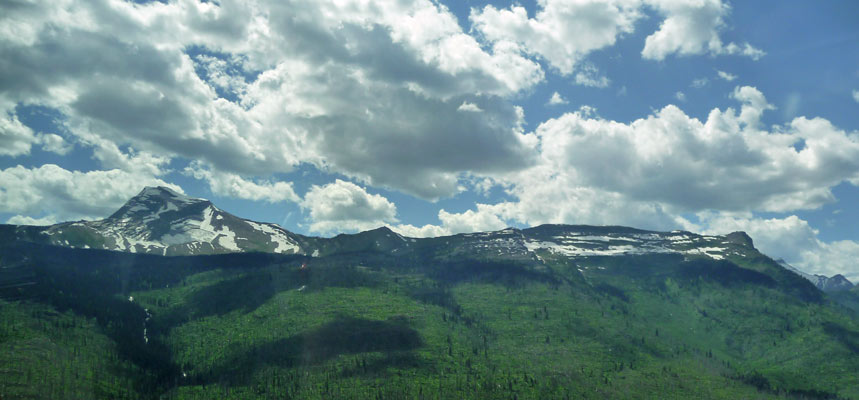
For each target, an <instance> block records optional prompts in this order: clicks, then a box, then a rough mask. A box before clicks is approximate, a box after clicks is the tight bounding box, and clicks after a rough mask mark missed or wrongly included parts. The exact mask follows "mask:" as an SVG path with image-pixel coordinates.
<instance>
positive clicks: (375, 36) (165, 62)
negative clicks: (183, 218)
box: [0, 0, 544, 199]
mask: <svg viewBox="0 0 859 400" xmlns="http://www.w3.org/2000/svg"><path fill="white" fill-rule="evenodd" d="M0 14H3V15H4V17H3V18H4V23H5V21H14V24H12V25H5V26H7V27H8V28H6V29H3V30H0V35H3V36H2V40H0V59H2V60H3V62H0V76H3V77H4V79H2V80H0V93H2V97H3V98H2V99H0V100H3V102H4V103H3V104H12V105H18V104H35V105H41V106H44V107H47V108H50V109H53V110H56V111H57V112H58V113H59V114H60V115H61V116H62V117H63V118H62V121H63V122H62V123H63V125H64V126H63V128H65V129H64V130H66V131H68V132H70V134H72V135H74V136H76V137H77V139H79V140H75V142H76V143H81V144H82V145H84V146H91V147H93V148H94V151H95V152H96V157H97V159H99V160H100V161H102V162H103V166H104V167H106V168H114V167H115V168H123V169H129V168H131V167H132V166H131V165H128V164H129V163H126V162H125V161H126V160H127V159H128V158H129V157H123V153H124V152H125V151H119V149H131V150H133V151H134V154H135V155H138V156H139V155H144V154H145V155H148V157H149V159H150V160H153V161H155V160H158V161H157V162H153V163H149V164H148V167H150V168H151V167H155V168H158V167H159V166H163V165H166V163H164V162H161V161H163V160H166V161H167V162H169V161H170V160H171V159H173V158H177V157H179V158H184V159H187V160H201V161H203V162H205V163H206V165H208V166H210V167H211V168H212V169H213V170H217V171H219V172H224V173H231V174H236V175H239V176H257V175H263V176H265V175H270V174H272V173H278V172H289V171H290V170H291V169H292V168H293V167H294V166H296V165H298V164H301V163H307V164H311V165H314V166H316V167H317V168H319V169H321V170H323V171H327V172H333V173H342V174H344V175H346V176H349V177H351V178H354V179H356V180H359V181H361V182H364V183H367V184H372V185H377V186H386V187H391V188H394V189H398V190H401V191H404V192H407V193H411V194H414V195H416V196H419V197H422V198H425V199H437V198H440V197H444V196H450V195H452V194H454V193H456V192H457V187H458V184H457V181H458V177H459V176H460V174H461V173H463V172H465V171H475V172H478V173H497V172H503V171H509V170H512V169H517V168H522V167H524V166H527V165H528V164H529V163H530V160H531V159H532V158H533V148H532V146H531V144H530V143H531V142H533V139H529V138H527V137H525V136H524V135H523V132H522V130H521V128H520V126H521V125H522V123H523V116H522V113H521V109H518V108H517V107H515V106H514V105H513V104H512V103H511V102H510V100H509V98H510V97H511V96H514V95H516V94H518V93H520V92H522V91H525V90H528V89H530V88H532V87H534V86H535V85H536V84H538V83H539V82H541V81H542V80H543V79H544V73H543V71H542V69H541V67H540V65H539V64H538V63H537V62H535V61H534V60H530V59H528V58H527V57H525V56H523V55H522V54H521V52H520V51H519V49H518V47H516V46H515V45H513V44H511V43H495V44H491V45H485V44H484V43H480V42H478V41H477V39H475V38H474V37H472V36H471V35H469V34H467V33H465V32H463V30H462V29H461V27H460V26H459V24H458V20H457V18H456V17H455V16H454V15H453V14H452V13H450V12H449V11H448V10H447V9H446V8H445V7H444V6H442V5H440V4H437V3H435V2H432V1H429V0H415V1H411V2H386V3H378V4H375V3H373V4H371V3H366V2H360V1H346V2H342V1H336V2H335V1H327V2H326V1H321V2H307V1H301V0H292V1H271V2H269V1H260V2H254V3H244V2H220V3H216V2H200V3H197V2H193V3H167V4H163V3H160V2H150V3H146V4H132V3H125V2H112V3H110V6H109V7H107V6H105V5H104V4H101V3H91V2H83V3H81V2H62V1H60V2H49V3H42V4H32V5H27V6H26V7H14V8H10V7H6V8H4V9H3V10H2V12H0ZM55 33H56V34H55ZM382 60H384V61H382ZM466 102H467V103H468V104H473V105H474V106H475V107H478V108H480V109H481V110H483V112H482V113H462V112H459V106H460V105H462V104H465V103H466ZM16 121H17V120H16V119H14V118H12V117H10V116H8V114H7V125H9V126H13V127H16V128H20V129H18V130H16V131H14V132H16V133H15V134H14V135H13V134H9V132H13V131H12V130H10V129H6V130H4V132H3V134H4V135H3V139H4V141H7V142H9V143H11V144H15V145H14V146H12V145H9V146H4V147H3V149H14V150H5V151H6V152H10V151H11V152H13V153H15V154H24V153H25V152H26V151H28V149H29V147H28V144H27V143H31V142H32V139H30V136H32V135H27V131H26V130H21V129H23V128H25V127H21V126H19V125H20V124H17V123H16ZM22 132H23V133H22ZM22 135H23V136H22ZM346 139H348V140H346ZM4 144H5V143H4ZM477 150H484V151H477ZM475 154H480V156H475ZM403 160H408V161H409V162H407V163H404V162H403ZM116 163H121V164H126V165H123V166H119V165H117V164H116Z"/></svg>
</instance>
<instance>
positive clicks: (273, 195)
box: [184, 162, 300, 203]
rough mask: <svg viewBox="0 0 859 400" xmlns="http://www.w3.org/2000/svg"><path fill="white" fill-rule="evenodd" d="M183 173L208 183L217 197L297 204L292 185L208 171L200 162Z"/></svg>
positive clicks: (297, 198)
mask: <svg viewBox="0 0 859 400" xmlns="http://www.w3.org/2000/svg"><path fill="white" fill-rule="evenodd" d="M184 173H185V174H186V175H190V176H193V177H194V178H196V179H203V180H206V181H207V182H209V187H210V188H211V190H212V193H214V194H215V195H217V196H227V197H234V198H237V199H246V200H254V201H266V202H269V203H279V202H284V201H290V202H295V203H297V202H299V201H300V198H299V197H298V195H296V194H295V192H294V191H293V189H292V183H289V182H272V181H268V180H259V181H253V180H247V179H245V178H242V177H241V176H239V175H236V174H231V173H229V172H218V171H213V170H211V169H208V168H206V167H204V166H203V165H202V163H200V162H192V163H191V165H189V166H188V167H187V168H185V170H184Z"/></svg>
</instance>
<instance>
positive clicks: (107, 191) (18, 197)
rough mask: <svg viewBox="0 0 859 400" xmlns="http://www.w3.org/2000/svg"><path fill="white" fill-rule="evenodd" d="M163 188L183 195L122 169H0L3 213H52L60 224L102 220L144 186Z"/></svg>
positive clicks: (30, 214)
mask: <svg viewBox="0 0 859 400" xmlns="http://www.w3.org/2000/svg"><path fill="white" fill-rule="evenodd" d="M159 185H160V186H167V187H170V188H171V189H174V190H176V191H178V192H182V188H180V187H178V186H176V185H173V184H168V183H167V182H164V181H162V180H160V179H157V178H154V177H152V176H147V175H144V174H140V173H130V172H127V171H122V170H118V169H114V170H107V171H89V172H79V171H68V170H66V169H63V168H60V167H58V166H56V165H53V164H46V165H42V166H41V167H38V168H25V167H22V166H17V167H11V168H7V169H5V170H0V212H4V213H12V214H20V215H21V216H20V218H25V217H24V216H32V215H40V214H48V215H49V216H50V218H52V219H54V220H59V221H68V220H76V219H90V220H91V219H101V218H105V217H107V216H108V215H110V214H111V213H113V212H114V211H116V209H118V208H119V207H120V206H122V204H124V203H125V202H126V201H128V199H129V198H131V197H133V196H134V195H136V194H137V193H138V192H140V189H141V188H142V187H144V186H159ZM20 218H19V220H21V219H20ZM34 221H35V220H34Z"/></svg>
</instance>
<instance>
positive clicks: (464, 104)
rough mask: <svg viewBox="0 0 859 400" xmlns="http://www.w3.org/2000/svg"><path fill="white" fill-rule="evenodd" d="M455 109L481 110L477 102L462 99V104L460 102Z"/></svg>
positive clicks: (466, 110)
mask: <svg viewBox="0 0 859 400" xmlns="http://www.w3.org/2000/svg"><path fill="white" fill-rule="evenodd" d="M456 111H465V112H482V111H483V110H481V109H480V107H479V106H478V105H477V104H474V103H469V102H467V101H463V102H462V104H460V105H459V107H458V108H457V109H456Z"/></svg>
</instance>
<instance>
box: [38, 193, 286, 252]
mask: <svg viewBox="0 0 859 400" xmlns="http://www.w3.org/2000/svg"><path fill="white" fill-rule="evenodd" d="M30 236H31V237H32V236H33V235H32V234H30ZM36 236H37V237H38V238H39V239H37V240H41V241H44V242H46V243H49V244H53V245H60V246H69V247H78V248H94V249H106V250H118V251H127V252H132V253H149V254H161V255H195V254H220V253H230V252H247V251H262V252H273V253H282V254H300V253H303V249H302V246H301V245H300V241H301V237H300V236H299V235H296V234H293V233H291V232H289V231H287V230H285V229H283V228H281V227H279V226H278V225H276V224H268V223H261V222H254V221H250V220H246V219H242V218H239V217H236V216H234V215H232V214H230V213H228V212H225V211H223V210H221V209H219V208H218V207H216V206H215V205H213V204H212V203H211V202H209V201H208V200H204V199H197V198H191V197H188V196H185V195H182V194H179V193H176V192H175V191H173V190H171V189H169V188H166V187H147V188H145V189H143V190H142V191H141V192H140V193H139V194H138V195H137V196H134V197H133V198H131V199H130V200H129V201H128V202H127V203H125V205H123V206H122V207H121V208H120V209H119V210H117V211H116V212H115V213H113V215H111V216H109V217H107V218H106V219H103V220H99V221H79V222H66V223H60V224H56V225H52V226H50V227H48V228H47V229H44V230H42V231H40V232H39V233H38V235H36Z"/></svg>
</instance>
